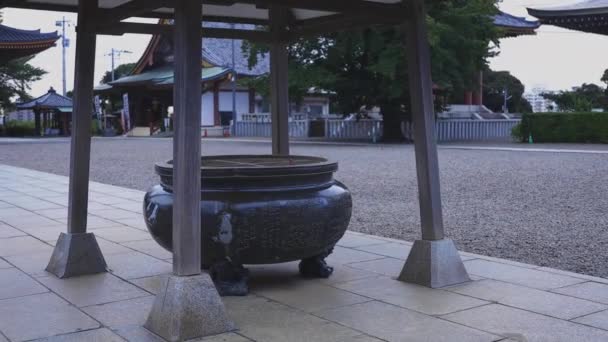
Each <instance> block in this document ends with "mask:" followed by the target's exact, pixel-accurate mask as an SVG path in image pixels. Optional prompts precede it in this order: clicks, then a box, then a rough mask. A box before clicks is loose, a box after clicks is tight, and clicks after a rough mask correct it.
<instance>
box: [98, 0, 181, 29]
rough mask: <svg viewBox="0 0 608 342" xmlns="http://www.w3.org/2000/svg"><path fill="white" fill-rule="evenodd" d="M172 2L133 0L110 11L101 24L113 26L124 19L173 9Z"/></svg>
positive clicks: (101, 20)
mask: <svg viewBox="0 0 608 342" xmlns="http://www.w3.org/2000/svg"><path fill="white" fill-rule="evenodd" d="M173 5H174V2H173V1H172V0H131V1H129V2H125V3H124V4H122V5H120V6H116V7H114V8H112V9H108V10H106V11H105V13H104V14H103V15H102V16H101V18H100V20H99V23H101V24H103V25H105V26H111V25H113V24H115V23H118V22H120V21H122V20H124V19H128V18H131V17H137V16H138V15H140V14H144V13H150V12H152V11H154V10H156V9H159V8H163V7H169V8H173Z"/></svg>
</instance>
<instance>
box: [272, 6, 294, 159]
mask: <svg viewBox="0 0 608 342" xmlns="http://www.w3.org/2000/svg"><path fill="white" fill-rule="evenodd" d="M288 11H289V10H288V9H286V8H284V7H279V6H272V7H270V8H269V10H268V12H269V16H270V32H271V34H272V38H273V42H272V43H271V44H270V112H271V117H272V154H275V155H289V91H288V87H289V84H288V78H287V77H288V76H287V62H288V60H287V42H286V41H287V39H286V37H285V36H286V27H287V21H286V20H287V18H288V17H289V16H288Z"/></svg>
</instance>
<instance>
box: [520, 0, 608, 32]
mask: <svg viewBox="0 0 608 342" xmlns="http://www.w3.org/2000/svg"><path fill="white" fill-rule="evenodd" d="M528 13H530V15H533V16H535V17H537V18H539V19H540V21H541V23H543V24H550V25H555V26H560V27H563V28H567V29H571V30H578V31H583V32H590V33H598V34H604V35H607V34H608V20H607V19H608V0H587V1H580V2H578V3H574V4H570V5H564V6H557V7H547V8H528Z"/></svg>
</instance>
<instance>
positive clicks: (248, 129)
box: [234, 120, 310, 138]
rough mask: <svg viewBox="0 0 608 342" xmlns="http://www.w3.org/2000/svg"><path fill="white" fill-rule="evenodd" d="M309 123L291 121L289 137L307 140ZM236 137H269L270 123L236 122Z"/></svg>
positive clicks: (270, 134)
mask: <svg viewBox="0 0 608 342" xmlns="http://www.w3.org/2000/svg"><path fill="white" fill-rule="evenodd" d="M309 125H310V121H308V120H293V121H290V122H289V136H290V137H293V138H307V137H308V129H309ZM234 134H235V136H237V137H271V136H272V123H271V122H259V121H257V122H256V121H237V122H236V126H235V133H234Z"/></svg>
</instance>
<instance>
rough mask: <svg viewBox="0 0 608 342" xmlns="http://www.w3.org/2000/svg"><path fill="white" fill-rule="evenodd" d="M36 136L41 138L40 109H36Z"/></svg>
mask: <svg viewBox="0 0 608 342" xmlns="http://www.w3.org/2000/svg"><path fill="white" fill-rule="evenodd" d="M34 136H37V137H39V136H40V109H37V108H34Z"/></svg>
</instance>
